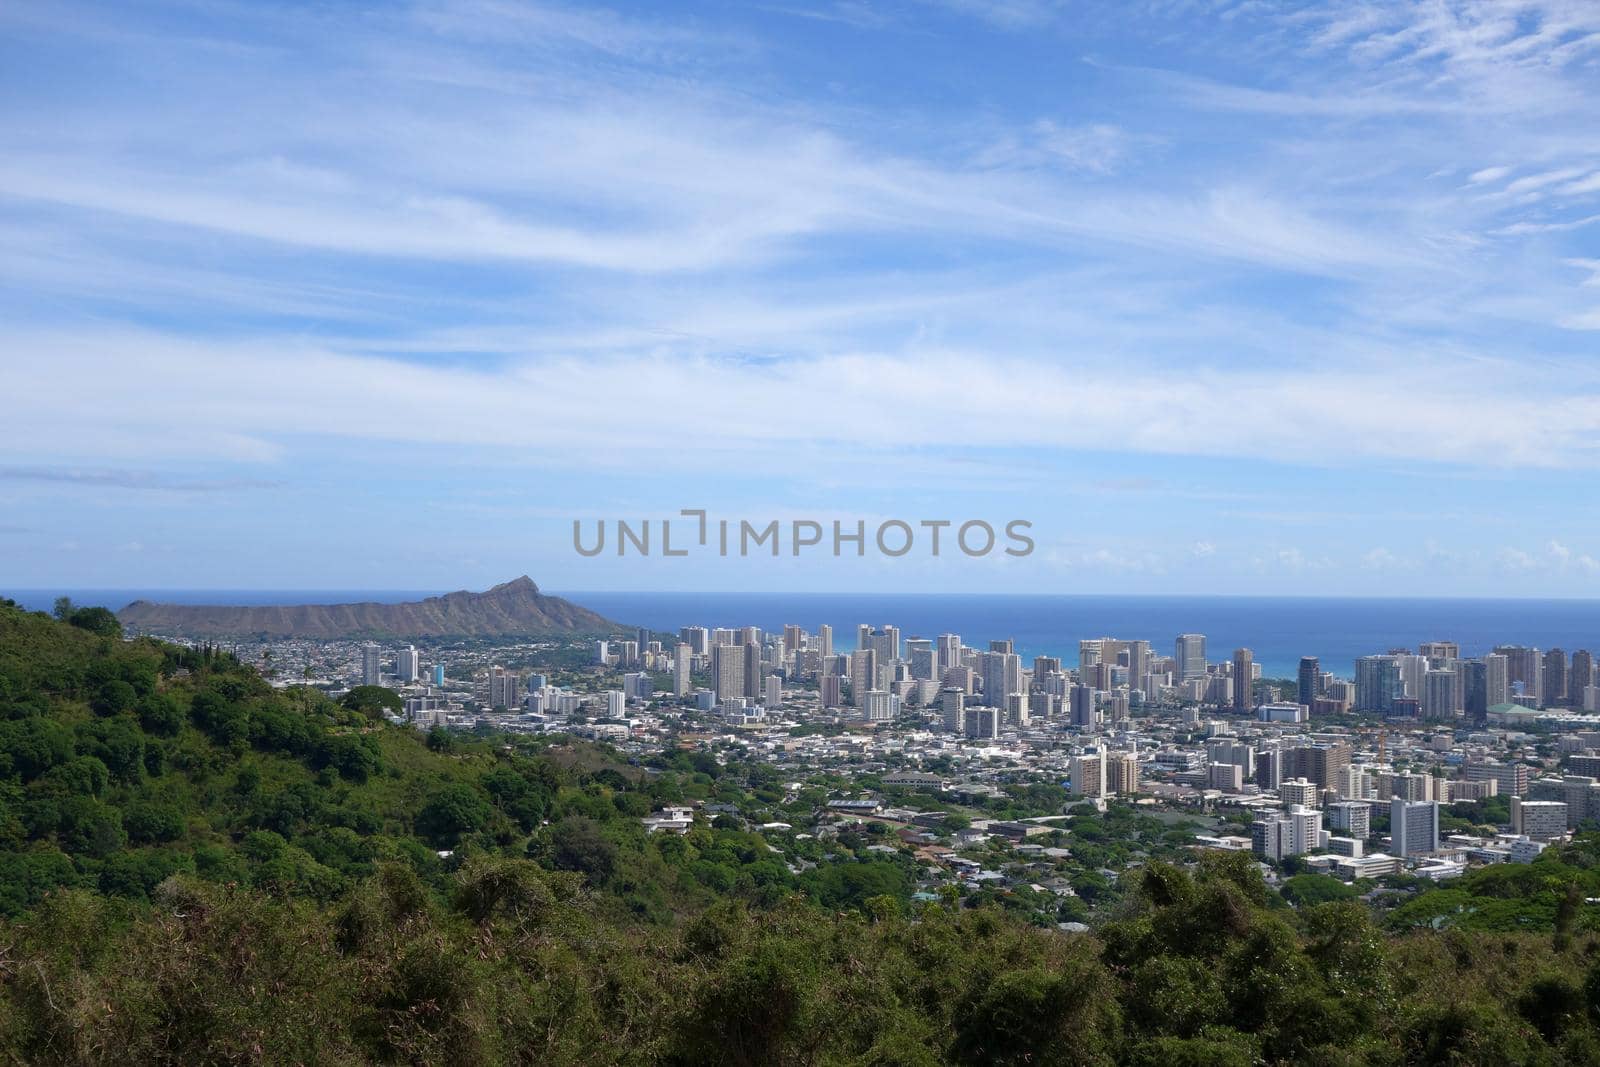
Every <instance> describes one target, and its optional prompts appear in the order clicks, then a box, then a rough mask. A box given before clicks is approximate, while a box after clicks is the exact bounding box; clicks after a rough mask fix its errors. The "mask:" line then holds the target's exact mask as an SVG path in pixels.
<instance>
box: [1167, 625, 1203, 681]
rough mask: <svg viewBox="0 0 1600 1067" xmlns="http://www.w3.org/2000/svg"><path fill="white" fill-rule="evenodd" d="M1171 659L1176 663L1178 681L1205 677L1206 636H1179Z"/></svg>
mask: <svg viewBox="0 0 1600 1067" xmlns="http://www.w3.org/2000/svg"><path fill="white" fill-rule="evenodd" d="M1173 659H1176V660H1177V661H1178V681H1180V682H1191V681H1193V680H1194V679H1196V678H1204V677H1205V676H1206V635H1205V634H1179V635H1178V640H1177V644H1176V647H1175V649H1174V655H1173Z"/></svg>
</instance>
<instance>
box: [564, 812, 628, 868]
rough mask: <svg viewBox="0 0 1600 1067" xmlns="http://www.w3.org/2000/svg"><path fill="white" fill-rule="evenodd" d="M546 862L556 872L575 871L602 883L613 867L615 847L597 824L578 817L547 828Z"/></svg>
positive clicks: (615, 863)
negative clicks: (548, 860)
mask: <svg viewBox="0 0 1600 1067" xmlns="http://www.w3.org/2000/svg"><path fill="white" fill-rule="evenodd" d="M549 852H550V861H551V863H552V864H554V866H555V868H556V869H557V870H561V871H578V872H580V873H582V874H583V875H585V876H586V877H588V879H589V880H590V881H591V882H596V883H598V882H604V881H605V880H606V879H608V878H610V877H611V874H612V872H613V871H614V870H615V869H616V866H617V846H616V845H615V844H613V843H612V842H611V841H610V840H609V839H607V838H606V836H605V834H604V833H603V832H602V830H601V827H600V824H599V823H597V822H595V821H594V820H593V819H590V818H586V817H585V816H582V815H574V816H570V817H568V818H565V819H562V820H561V821H560V822H558V823H556V824H555V826H553V827H551V828H550V850H549Z"/></svg>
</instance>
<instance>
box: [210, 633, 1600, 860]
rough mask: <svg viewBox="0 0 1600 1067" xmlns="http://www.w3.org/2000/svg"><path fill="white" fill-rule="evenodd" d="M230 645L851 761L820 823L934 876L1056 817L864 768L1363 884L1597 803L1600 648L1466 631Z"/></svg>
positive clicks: (1545, 832)
mask: <svg viewBox="0 0 1600 1067" xmlns="http://www.w3.org/2000/svg"><path fill="white" fill-rule="evenodd" d="M225 647H228V648H230V649H231V650H232V651H233V652H235V653H236V654H238V655H240V656H242V657H245V658H247V659H249V660H252V661H258V662H260V663H261V664H262V665H263V666H264V668H266V669H267V670H268V673H269V674H274V675H276V676H277V678H278V681H277V682H275V684H304V683H307V682H309V683H310V684H314V685H318V686H321V687H325V688H326V689H327V690H328V692H330V694H332V695H335V696H338V695H340V694H341V693H342V692H345V691H348V690H349V689H350V688H352V687H354V686H356V685H363V686H386V687H392V688H393V689H395V690H396V691H397V693H398V694H399V695H400V697H401V698H402V700H403V704H402V705H401V706H400V707H399V708H398V709H397V710H396V711H394V712H392V713H391V717H392V719H393V720H394V721H395V722H396V723H397V724H403V725H407V726H410V727H413V728H415V729H418V730H422V731H427V730H431V729H437V728H442V729H449V730H460V731H473V730H479V731H482V730H489V731H493V732H495V733H508V734H534V735H537V734H543V733H555V734H560V735H571V736H579V737H585V738H591V739H595V740H598V741H604V742H607V743H610V744H612V745H615V746H616V747H617V748H618V749H619V750H620V751H623V752H628V753H632V754H635V755H643V754H647V753H650V752H654V751H658V750H660V749H662V748H663V747H684V746H687V747H693V748H694V749H696V750H699V751H706V752H710V753H717V752H719V751H725V750H727V749H730V748H736V749H739V750H741V751H745V752H749V753H752V754H755V755H757V756H758V757H759V758H760V759H762V760H764V761H767V762H770V763H771V764H773V765H774V766H775V767H778V768H781V769H782V770H783V771H784V773H786V774H790V775H792V776H794V777H795V778H797V779H801V780H804V779H806V778H807V777H809V776H811V775H814V774H816V773H819V772H821V773H827V774H830V775H837V776H839V777H841V778H842V779H843V781H842V783H841V787H840V788H839V789H837V790H835V792H836V793H837V794H838V795H836V796H830V798H829V800H828V803H827V805H826V806H825V807H822V808H819V809H818V810H817V811H816V812H815V815H816V816H817V818H818V822H817V824H815V825H814V826H811V827H808V828H810V829H816V828H819V827H821V826H824V825H827V826H831V827H833V828H835V829H837V828H838V827H839V826H843V825H850V824H855V825H860V824H863V823H865V822H866V821H868V820H871V821H874V822H878V823H881V824H884V825H888V826H892V827H894V828H895V829H896V830H897V831H900V832H903V833H907V834H910V835H911V838H912V839H913V840H914V841H915V842H916V843H917V844H918V845H920V846H921V847H920V848H919V849H918V850H917V851H916V853H915V854H916V856H917V858H918V859H919V861H922V862H923V863H924V865H925V866H924V870H923V877H924V880H925V883H924V889H923V891H925V892H931V891H932V890H934V889H936V888H937V887H938V886H939V885H942V884H958V885H959V884H981V882H982V881H984V880H986V879H996V878H1000V879H1001V880H1002V881H1001V884H1007V883H1008V882H1009V881H1012V880H1013V879H1012V878H1007V877H1006V876H1004V875H1002V874H1000V872H997V871H994V870H987V869H985V868H984V867H983V866H982V859H983V858H986V857H987V846H986V844H985V843H986V842H989V841H993V840H1011V839H1014V840H1015V841H1017V842H1019V843H1026V842H1027V841H1028V839H1029V838H1031V837H1034V836H1036V835H1038V834H1041V833H1045V832H1048V831H1049V830H1050V829H1051V821H1052V820H1051V819H1050V818H1049V817H1042V818H1037V819H1034V820H1033V821H1031V822H1029V823H1014V822H1009V821H1006V820H1003V819H995V820H986V819H982V818H978V819H975V820H973V821H971V822H970V824H969V825H967V826H966V827H964V829H963V832H962V833H961V835H960V836H959V838H958V839H955V840H952V841H950V842H948V844H949V845H959V846H961V847H964V848H966V849H976V850H977V851H976V852H974V853H973V854H972V855H968V856H963V855H962V852H961V848H956V849H954V850H952V849H951V848H948V847H944V846H943V845H941V844H940V842H939V839H938V837H937V835H936V833H929V832H927V829H926V827H927V826H928V825H929V823H930V820H931V822H932V824H933V825H934V827H935V829H937V827H938V826H939V825H942V824H941V823H940V822H939V820H941V819H942V818H943V817H944V813H945V807H944V805H939V806H935V807H932V808H931V809H930V810H926V811H922V810H918V809H917V805H916V802H915V800H910V801H903V800H897V799H894V798H889V797H885V796H884V795H882V791H881V789H875V788H872V787H871V786H870V785H865V786H863V785H862V784H861V783H858V782H857V781H856V779H862V780H863V781H864V782H865V783H879V782H881V783H882V784H884V785H888V786H892V787H900V788H907V787H914V788H915V791H916V792H919V793H922V794H924V795H925V796H926V797H928V798H930V799H935V800H938V799H940V798H944V799H949V798H950V797H967V798H972V797H980V798H981V797H984V796H990V797H1000V796H1003V795H1004V794H1003V792H1002V790H1001V788H1000V787H1001V786H1002V785H1003V784H1004V783H1006V782H1009V781H1016V780H1018V778H1019V776H1021V777H1023V778H1027V779H1031V780H1037V781H1041V782H1054V783H1059V784H1060V785H1061V786H1062V787H1063V788H1064V789H1065V790H1066V793H1067V795H1068V797H1069V798H1081V799H1082V800H1083V801H1086V802H1088V803H1090V804H1093V805H1095V806H1097V807H1098V808H1099V809H1100V810H1104V808H1105V805H1106V803H1107V802H1108V800H1110V801H1122V802H1128V803H1133V804H1136V805H1138V806H1140V807H1141V808H1143V809H1145V810H1149V811H1160V812H1163V813H1166V814H1169V815H1170V814H1184V815H1194V814H1198V815H1202V816H1203V817H1204V818H1203V820H1202V822H1201V824H1200V825H1199V826H1198V828H1197V829H1196V832H1195V833H1194V837H1193V840H1194V843H1195V844H1196V846H1197V847H1200V848H1206V849H1221V850H1235V851H1250V852H1253V853H1254V855H1255V856H1257V857H1258V858H1260V859H1262V860H1266V861H1271V863H1272V864H1278V863H1281V862H1282V861H1284V860H1287V859H1290V858H1292V857H1303V858H1304V863H1305V865H1306V868H1307V869H1310V870H1314V871H1317V872H1319V873H1324V874H1328V875H1332V876H1335V877H1337V878H1339V879H1341V880H1343V881H1345V882H1346V883H1354V882H1357V881H1361V880H1368V879H1374V878H1378V877H1382V876H1386V875H1398V874H1402V873H1404V874H1411V875H1416V876H1420V877H1425V878H1429V879H1433V880H1435V881H1443V880H1447V879H1450V878H1453V877H1457V876H1459V875H1461V874H1463V873H1465V872H1466V871H1467V870H1468V869H1469V868H1471V867H1476V866H1480V865H1484V864H1495V863H1506V862H1511V863H1527V862H1530V861H1531V860H1532V859H1533V858H1534V857H1536V856H1537V855H1538V854H1539V853H1540V852H1541V851H1542V850H1543V849H1544V848H1546V847H1547V846H1548V845H1549V844H1550V843H1551V842H1554V841H1561V840H1564V839H1565V838H1566V837H1567V836H1568V835H1569V834H1570V833H1571V832H1573V831H1574V830H1576V829H1577V828H1578V827H1580V826H1581V825H1584V824H1585V823H1586V822H1588V821H1591V820H1592V821H1594V822H1600V678H1597V677H1596V675H1595V663H1594V657H1593V655H1592V654H1591V653H1590V652H1589V651H1588V650H1586V649H1577V650H1574V651H1573V652H1572V653H1571V654H1570V656H1569V655H1568V653H1567V652H1565V651H1564V650H1562V649H1559V648H1555V649H1548V650H1539V649H1533V648H1524V647H1520V646H1516V645H1502V646H1498V647H1496V648H1495V649H1494V651H1493V652H1491V653H1489V654H1487V655H1484V656H1482V657H1477V658H1465V659H1464V658H1462V656H1461V651H1460V648H1459V646H1458V645H1457V644H1455V643H1453V642H1450V641H1431V642H1426V643H1423V644H1422V645H1420V646H1419V647H1418V648H1416V649H1393V650H1388V651H1385V652H1383V653H1379V654H1374V655H1369V656H1363V657H1361V658H1359V659H1358V660H1357V662H1356V664H1355V672H1354V677H1353V678H1340V677H1337V676H1335V675H1334V674H1332V673H1331V672H1325V671H1323V670H1322V669H1321V665H1320V663H1319V661H1318V658H1317V657H1315V656H1306V657H1304V658H1302V659H1301V661H1300V663H1299V669H1298V672H1297V677H1295V678H1289V679H1270V678H1269V679H1264V678H1263V677H1262V672H1261V667H1260V666H1259V665H1258V664H1256V663H1254V662H1253V656H1252V652H1251V650H1250V649H1248V648H1240V649H1234V650H1231V651H1230V652H1227V653H1226V654H1225V655H1224V656H1221V657H1212V656H1208V652H1207V646H1206V637H1205V635H1204V634H1198V633H1185V634H1179V635H1177V636H1176V638H1175V639H1174V640H1173V641H1172V645H1171V648H1172V651H1171V653H1170V654H1167V653H1165V652H1164V651H1159V650H1158V649H1157V648H1156V647H1154V646H1153V643H1152V642H1151V641H1149V640H1144V639H1119V638H1111V637H1105V638H1088V639H1083V640H1080V641H1079V642H1078V648H1077V656H1076V658H1075V660H1068V661H1065V662H1064V661H1063V659H1062V657H1059V656H1038V657H1035V658H1034V659H1033V660H1032V661H1031V662H1030V663H1028V664H1024V663H1023V661H1022V658H1021V657H1020V656H1019V655H1018V654H1017V653H1016V652H1014V651H1013V646H1012V642H1010V641H1009V640H991V641H988V642H986V643H984V647H982V648H977V647H972V646H969V645H967V644H965V643H964V641H963V639H962V636H961V635H959V634H953V633H943V634H939V635H937V636H935V637H917V636H906V637H903V636H902V634H901V631H900V630H899V628H897V627H895V626H893V625H882V626H873V625H869V624H862V625H861V626H859V627H858V628H857V631H856V633H855V634H854V635H852V641H851V646H850V647H851V648H852V651H849V652H836V651H835V641H834V634H833V631H832V627H830V626H828V625H827V624H823V625H821V626H819V627H818V628H817V629H816V630H807V629H805V628H803V627H801V626H798V625H789V626H785V627H784V628H783V631H782V632H781V633H763V632H762V631H761V630H760V629H759V628H756V627H742V628H738V629H734V628H707V627H703V626H686V627H683V628H682V629H681V630H679V632H678V633H676V634H675V635H666V634H655V633H652V632H650V631H648V630H645V629H640V630H638V631H637V632H636V633H633V634H632V635H631V636H629V637H627V638H610V639H601V640H596V641H594V642H593V643H592V644H591V645H587V646H586V645H583V644H581V643H572V642H539V643H531V644H513V645H509V646H506V647H503V648H473V649H471V650H470V651H469V650H463V649H458V648H452V647H449V646H448V645H445V646H440V647H437V648H430V649H426V650H419V649H418V648H417V647H416V646H415V645H409V644H408V645H406V646H404V647H389V646H384V645H380V644H378V643H374V642H362V643H360V644H359V645H358V644H354V643H345V644H321V643H307V642H284V643H275V644H272V645H269V646H262V645H259V644H254V643H251V644H232V645H227V646H225ZM518 664H527V666H518ZM930 768H932V770H930ZM1494 798H1498V801H1497V802H1496V801H1495V799H1494ZM1484 802H1490V807H1491V808H1493V809H1494V810H1496V811H1499V812H1500V813H1501V814H1502V815H1503V818H1502V820H1501V822H1500V823H1499V824H1497V825H1494V826H1493V827H1492V828H1489V827H1485V826H1478V827H1474V828H1473V829H1472V830H1471V831H1470V832H1462V830H1460V829H1455V830H1452V828H1451V827H1450V826H1448V825H1445V824H1444V823H1442V822H1441V812H1443V813H1445V814H1446V815H1447V816H1448V815H1449V813H1450V812H1451V810H1452V808H1453V806H1454V805H1458V804H1472V805H1476V806H1477V807H1476V809H1475V810H1482V808H1483V803H1484ZM692 817H693V810H692V809H688V808H681V807H680V808H676V809H673V811H672V813H671V814H670V815H669V816H666V817H663V816H661V815H660V814H659V813H657V814H656V815H652V816H648V817H646V819H645V822H646V824H647V825H648V826H650V827H651V828H655V829H659V828H669V829H674V830H676V831H678V832H682V831H684V830H686V829H687V828H688V827H689V826H691V825H692ZM1057 821H1064V818H1061V817H1058V819H1057ZM781 828H782V830H783V831H784V832H785V833H789V832H791V831H792V830H793V827H792V826H791V825H789V824H783V825H782V827H781ZM1490 829H1492V831H1493V832H1488V831H1489V830H1490ZM1266 870H1267V874H1268V877H1269V879H1275V878H1276V877H1277V875H1276V873H1275V872H1274V870H1273V869H1272V868H1270V867H1269V868H1267V869H1266ZM1034 873H1036V872H1032V871H1028V872H1019V875H1020V877H1021V878H1023V879H1028V878H1031V877H1033V874H1034ZM1022 884H1028V883H1026V882H1025V881H1024V882H1023V883H1022Z"/></svg>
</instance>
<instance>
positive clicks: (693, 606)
mask: <svg viewBox="0 0 1600 1067" xmlns="http://www.w3.org/2000/svg"><path fill="white" fill-rule="evenodd" d="M438 592H441V590H381V591H375V590H370V589H367V590H327V589H321V590H272V591H262V590H248V589H230V590H216V589H212V590H172V589H162V590H127V589H124V590H92V589H89V590H83V589H78V590H74V589H64V590H14V591H6V590H0V595H5V596H10V597H11V598H13V599H15V600H17V601H18V602H20V603H22V604H23V605H24V606H26V607H29V608H32V609H35V610H49V608H50V606H51V603H52V602H53V601H54V598H55V597H56V596H59V595H66V596H70V597H72V598H73V600H74V601H76V602H77V603H79V604H103V605H105V606H107V607H110V608H114V609H115V608H121V607H123V606H124V605H126V604H128V603H129V602H130V601H133V600H138V599H145V600H161V601H166V602H169V603H180V604H334V603H341V602H348V601H353V600H376V601H380V602H389V603H394V602H399V601H404V600H417V599H420V598H422V597H424V596H433V595H436V594H437V593H438ZM559 595H561V596H564V597H567V598H568V599H570V600H574V601H576V602H577V603H579V604H582V605H584V606H585V607H588V608H591V609H593V610H595V611H598V612H599V613H600V614H602V615H604V616H606V617H607V618H610V619H616V620H617V621H619V622H622V623H627V624H629V625H634V626H648V627H650V628H651V629H653V630H677V629H678V628H679V627H680V626H759V627H761V628H762V629H763V630H772V631H777V630H781V629H782V628H783V626H784V624H785V623H795V624H798V625H800V626H803V627H805V628H806V629H807V630H813V631H814V630H815V629H816V628H817V626H818V624H820V623H829V624H830V625H832V626H833V636H834V647H835V648H836V649H837V650H839V651H849V650H850V649H851V648H852V647H853V646H854V644H855V634H856V626H857V625H858V624H860V623H864V622H865V623H871V624H873V625H874V626H882V625H884V624H885V623H887V624H891V625H895V626H898V627H900V632H901V635H902V636H903V637H936V636H937V635H939V634H941V633H957V634H960V635H961V637H962V639H963V640H964V641H966V643H967V644H969V645H972V646H975V647H978V648H983V647H985V646H986V644H987V642H989V641H990V640H991V639H998V638H1006V637H1009V638H1011V639H1013V640H1014V641H1015V642H1016V645H1017V651H1018V652H1020V653H1021V654H1022V655H1023V657H1024V659H1025V660H1026V659H1029V658H1031V657H1033V656H1036V655H1059V656H1061V657H1062V658H1063V659H1064V660H1066V661H1068V662H1069V663H1076V662H1077V656H1078V641H1079V640H1080V639H1082V638H1085V637H1121V638H1143V639H1146V640H1148V641H1149V642H1150V643H1151V646H1152V647H1153V648H1154V649H1156V650H1157V651H1159V652H1161V653H1163V654H1171V652H1172V648H1173V640H1174V638H1175V637H1176V636H1177V635H1178V634H1180V633H1202V634H1205V635H1206V655H1207V658H1208V659H1211V660H1213V661H1216V660H1221V659H1224V658H1226V657H1227V656H1229V655H1230V654H1231V653H1232V651H1233V649H1235V648H1238V647H1246V648H1249V649H1251V650H1253V652H1254V653H1255V659H1256V662H1257V663H1260V664H1261V665H1262V672H1263V673H1264V674H1266V675H1267V676H1269V677H1279V678H1282V677H1293V675H1294V672H1295V668H1296V666H1297V665H1298V663H1299V661H1300V657H1301V656H1318V657H1320V658H1321V660H1322V667H1323V669H1324V670H1331V671H1335V672H1337V673H1340V674H1344V675H1346V676H1348V675H1349V673H1350V672H1351V670H1352V669H1353V664H1354V662H1355V659H1356V657H1357V656H1364V655H1369V654H1371V653H1376V652H1385V651H1387V650H1389V649H1391V648H1413V649H1414V648H1415V647H1416V646H1417V644H1418V643H1419V642H1422V641H1436V640H1444V641H1456V642H1459V643H1460V645H1461V649H1462V653H1463V654H1464V655H1468V656H1473V655H1481V654H1482V653H1484V652H1487V651H1488V650H1489V649H1490V648H1492V647H1493V646H1495V645H1497V644H1522V645H1530V646H1534V647H1537V648H1553V647H1561V648H1565V649H1567V650H1568V651H1569V652H1570V651H1572V650H1573V649H1577V648H1590V649H1597V648H1600V601H1593V600H1468V599H1447V598H1439V599H1398V598H1396V599H1388V598H1333V597H1327V598H1324V597H1207V596H1181V597H1180V596H1173V597H1163V596H1015V595H994V596H990V595H947V594H933V593H928V594H888V593H885V594H878V593H871V594H868V593H602V592H584V591H581V590H580V591H572V592H561V593H559Z"/></svg>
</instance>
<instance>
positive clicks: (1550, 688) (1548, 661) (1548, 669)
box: [1540, 648, 1567, 707]
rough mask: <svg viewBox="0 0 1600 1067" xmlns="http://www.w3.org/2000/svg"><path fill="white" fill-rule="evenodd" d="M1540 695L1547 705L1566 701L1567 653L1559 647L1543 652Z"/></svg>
mask: <svg viewBox="0 0 1600 1067" xmlns="http://www.w3.org/2000/svg"><path fill="white" fill-rule="evenodd" d="M1540 695H1541V696H1542V697H1543V698H1544V703H1545V705H1546V706H1547V707H1549V706H1556V705H1561V704H1565V703H1567V654H1566V653H1565V652H1564V651H1562V650H1561V649H1559V648H1552V649H1551V650H1550V651H1548V652H1546V653H1545V654H1544V688H1543V689H1541V690H1540Z"/></svg>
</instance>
